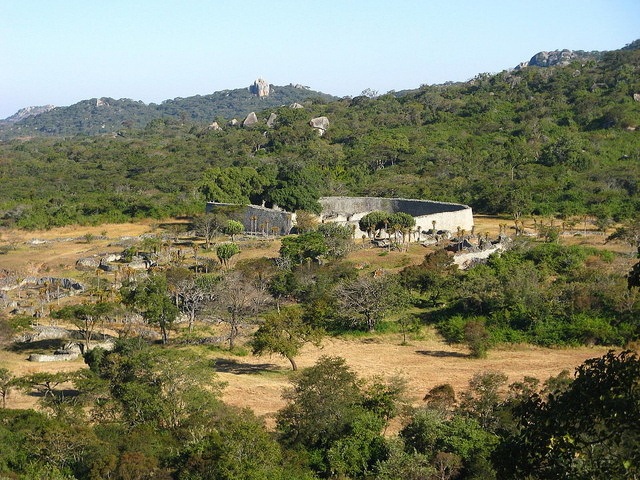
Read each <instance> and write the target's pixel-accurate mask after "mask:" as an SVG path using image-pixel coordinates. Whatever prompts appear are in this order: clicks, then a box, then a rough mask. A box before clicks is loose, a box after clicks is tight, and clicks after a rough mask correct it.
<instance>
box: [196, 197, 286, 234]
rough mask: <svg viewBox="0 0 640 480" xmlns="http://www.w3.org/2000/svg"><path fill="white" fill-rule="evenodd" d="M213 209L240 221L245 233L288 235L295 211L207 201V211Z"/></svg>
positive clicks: (212, 210)
mask: <svg viewBox="0 0 640 480" xmlns="http://www.w3.org/2000/svg"><path fill="white" fill-rule="evenodd" d="M215 210H220V211H222V212H224V213H226V214H228V215H229V217H230V218H233V219H235V220H238V221H239V222H242V224H243V225H244V229H245V231H246V232H247V233H256V234H263V233H264V234H268V235H273V234H274V233H275V234H276V235H288V234H289V233H291V229H292V228H293V226H294V225H295V222H296V214H295V213H290V212H285V211H284V210H280V209H278V208H267V207H262V206H259V205H235V204H231V203H219V202H207V212H208V213H209V212H214V211H215ZM274 227H276V228H277V231H276V232H274V231H273V228H274Z"/></svg>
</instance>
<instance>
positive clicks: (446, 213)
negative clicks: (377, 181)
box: [207, 197, 473, 236]
mask: <svg viewBox="0 0 640 480" xmlns="http://www.w3.org/2000/svg"><path fill="white" fill-rule="evenodd" d="M319 202H320V204H321V205H322V213H321V214H320V221H321V222H338V223H345V224H352V225H355V226H356V235H358V236H360V235H362V234H364V233H365V232H361V231H360V230H359V229H358V221H359V220H360V219H361V218H362V217H364V216H365V215H366V214H367V213H370V212H373V211H376V210H380V211H383V212H388V213H397V212H404V213H408V214H409V215H411V216H412V217H414V218H415V220H416V228H419V229H420V232H427V231H429V230H431V229H432V228H433V222H434V221H435V222H436V224H435V226H436V229H437V230H449V231H452V232H456V231H457V230H458V229H462V230H466V231H467V232H470V231H471V229H472V228H473V212H472V211H471V207H469V206H467V205H461V204H458V203H446V202H434V201H431V200H415V199H407V198H379V197H322V198H320V200H319ZM216 209H220V210H227V211H231V212H232V215H231V216H232V217H233V218H235V219H237V220H238V221H240V222H242V224H243V225H244V228H245V230H246V231H247V232H248V233H253V234H263V235H287V234H289V233H291V230H292V229H293V227H294V225H295V220H296V216H295V213H291V212H286V211H284V210H282V209H279V208H277V207H276V208H267V207H263V206H259V205H246V206H242V205H234V204H229V203H218V202H208V203H207V212H213V211H215V210H216Z"/></svg>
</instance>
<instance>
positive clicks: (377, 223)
mask: <svg viewBox="0 0 640 480" xmlns="http://www.w3.org/2000/svg"><path fill="white" fill-rule="evenodd" d="M388 217H389V214H388V213H386V212H380V211H375V212H370V213H367V214H366V215H365V216H364V217H362V218H361V219H360V220H359V221H358V226H359V227H360V230H362V231H363V232H367V233H368V234H369V237H372V236H374V233H376V232H378V231H380V230H381V229H383V228H384V227H385V223H384V222H385V221H386V220H387V219H388Z"/></svg>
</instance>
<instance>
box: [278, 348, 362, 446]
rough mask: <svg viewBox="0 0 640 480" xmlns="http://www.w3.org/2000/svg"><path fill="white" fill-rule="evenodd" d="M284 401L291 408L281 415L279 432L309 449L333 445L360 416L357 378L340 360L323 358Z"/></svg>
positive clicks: (296, 381)
mask: <svg viewBox="0 0 640 480" xmlns="http://www.w3.org/2000/svg"><path fill="white" fill-rule="evenodd" d="M283 397H284V398H285V400H287V406H286V407H284V408H283V409H282V410H280V411H279V412H278V416H277V423H278V430H279V431H280V433H281V434H282V437H283V439H284V440H286V441H287V442H290V443H293V444H301V445H303V446H305V447H307V448H319V447H325V448H326V447H328V446H329V445H331V443H333V442H334V441H335V440H337V439H339V438H340V437H341V436H343V435H344V434H345V433H347V432H348V427H349V425H350V424H351V422H352V421H353V420H354V418H355V417H356V416H357V415H358V413H359V412H360V408H359V405H358V403H359V401H360V399H361V391H360V388H359V386H358V381H357V377H356V374H355V373H354V372H353V371H352V370H351V369H350V368H349V367H348V366H347V365H346V361H345V360H344V359H343V358H340V357H325V356H323V357H320V359H319V360H318V361H317V362H316V364H315V365H314V366H313V367H310V368H308V369H306V370H305V371H304V372H302V374H301V375H299V376H297V377H295V378H294V379H293V380H292V387H291V388H290V389H288V390H287V391H285V393H284V394H283Z"/></svg>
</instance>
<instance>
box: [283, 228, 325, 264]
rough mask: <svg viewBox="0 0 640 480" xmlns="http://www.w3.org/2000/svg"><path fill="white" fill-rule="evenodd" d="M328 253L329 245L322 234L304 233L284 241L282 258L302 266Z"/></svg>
mask: <svg viewBox="0 0 640 480" xmlns="http://www.w3.org/2000/svg"><path fill="white" fill-rule="evenodd" d="M326 253H327V244H326V243H325V239H324V237H323V235H322V234H321V233H320V232H309V233H302V234H300V235H297V236H288V237H285V238H283V239H282V244H281V246H280V256H281V257H282V258H287V259H289V260H290V261H291V262H293V263H295V264H302V262H303V261H304V260H306V259H308V260H309V261H311V260H314V261H315V260H317V259H318V257H320V256H321V255H325V254H326Z"/></svg>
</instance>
